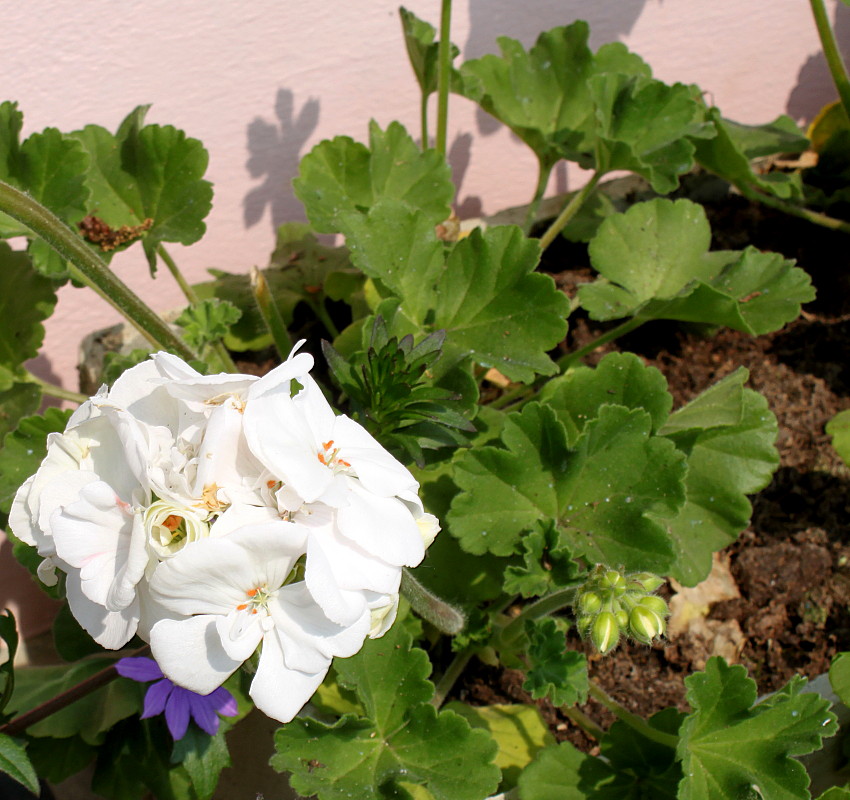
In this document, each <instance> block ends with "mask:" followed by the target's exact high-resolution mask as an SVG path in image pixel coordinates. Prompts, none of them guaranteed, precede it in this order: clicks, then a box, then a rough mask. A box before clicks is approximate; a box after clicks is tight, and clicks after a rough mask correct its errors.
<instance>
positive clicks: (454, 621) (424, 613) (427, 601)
mask: <svg viewBox="0 0 850 800" xmlns="http://www.w3.org/2000/svg"><path fill="white" fill-rule="evenodd" d="M401 593H402V594H403V595H404V596H405V598H407V601H408V602H409V603H410V607H411V608H412V609H413V610H414V611H415V612H416V613H417V614H418V615H419V616H420V617H422V619H424V620H426V621H427V622H430V623H431V624H432V625H433V626H434V627H435V628H437V630H439V631H441V632H442V633H446V634H448V635H449V636H454V635H455V634H457V633H460V632H461V631H462V630H463V629H464V626H465V625H466V617H465V615H464V614H463V612H461V611H459V610H458V609H456V608H455V607H454V606H452V605H449V604H448V603H447V602H446V601H445V600H443V599H441V598H439V597H437V595H435V594H434V593H433V592H432V591H430V590H429V589H426V588H425V587H424V586H423V585H422V584H421V583H419V581H418V580H416V578H414V577H413V573H412V572H410V570H409V569H407V568H404V569H402V572H401Z"/></svg>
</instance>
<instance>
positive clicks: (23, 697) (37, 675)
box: [11, 658, 143, 745]
mask: <svg viewBox="0 0 850 800" xmlns="http://www.w3.org/2000/svg"><path fill="white" fill-rule="evenodd" d="M111 664H112V660H110V659H104V658H94V659H91V660H88V661H79V662H77V663H76V664H71V665H68V666H55V667H19V668H18V670H17V671H16V673H15V692H14V694H13V695H12V702H11V706H12V707H13V708H14V709H15V711H16V713H18V714H22V713H24V712H26V711H29V710H30V709H32V708H35V707H36V706H37V705H39V704H40V703H43V702H45V701H47V700H50V699H52V698H53V697H55V696H56V695H58V694H60V693H61V692H63V691H65V690H66V689H70V688H71V687H72V686H76V685H77V684H78V683H80V682H81V681H83V680H85V679H86V678H90V677H91V676H92V675H94V674H95V673H96V672H99V671H100V670H102V669H104V668H106V667H109V666H110V665H111ZM142 695H143V687H141V686H140V685H139V684H138V683H135V682H134V681H129V680H114V681H111V682H110V683H108V684H107V685H106V686H104V687H102V688H100V689H97V690H95V691H94V692H92V693H91V694H89V695H86V696H85V697H83V698H81V699H79V700H76V701H75V702H73V703H71V704H70V705H69V706H66V707H65V708H63V709H61V710H60V711H57V712H56V713H54V714H51V715H50V717H48V718H47V719H44V720H42V721H41V722H37V723H36V724H35V725H31V726H30V727H29V728H27V734H28V735H29V736H53V737H57V738H60V739H61V738H65V737H68V736H76V735H79V736H81V737H82V738H83V740H84V741H85V742H86V743H88V744H91V745H99V744H102V743H103V741H104V740H105V738H106V734H107V731H108V730H109V729H110V728H111V727H112V726H113V725H114V724H115V723H116V722H118V721H119V720H122V719H125V718H126V717H129V716H132V715H135V714H138V713H139V711H141V708H142Z"/></svg>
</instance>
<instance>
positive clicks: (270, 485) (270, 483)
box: [266, 481, 277, 489]
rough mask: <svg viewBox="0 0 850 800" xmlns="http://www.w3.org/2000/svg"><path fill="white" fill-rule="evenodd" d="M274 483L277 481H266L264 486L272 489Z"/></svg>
mask: <svg viewBox="0 0 850 800" xmlns="http://www.w3.org/2000/svg"><path fill="white" fill-rule="evenodd" d="M276 483H277V481H266V486H268V487H269V489H274V487H275V484H276Z"/></svg>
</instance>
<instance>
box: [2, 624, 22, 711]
mask: <svg viewBox="0 0 850 800" xmlns="http://www.w3.org/2000/svg"><path fill="white" fill-rule="evenodd" d="M0 641H3V642H5V644H6V650H7V654H6V660H5V661H4V662H3V663H2V664H0V676H3V684H2V687H0V689H1V690H2V691H0V721H3V720H4V719H5V714H3V710H4V709H5V708H6V705H7V704H8V702H9V700H10V699H11V698H12V691H13V690H14V688H15V653H17V652H18V630H17V626H16V624H15V615H14V614H13V613H12V612H11V611H10V610H9V609H8V608H7V609H4V610H3V611H2V612H0Z"/></svg>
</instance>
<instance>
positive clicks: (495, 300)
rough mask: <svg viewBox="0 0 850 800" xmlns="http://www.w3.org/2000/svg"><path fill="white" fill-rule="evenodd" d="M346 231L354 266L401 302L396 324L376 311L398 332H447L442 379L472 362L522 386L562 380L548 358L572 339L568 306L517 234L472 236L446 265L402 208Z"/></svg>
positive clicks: (421, 220)
mask: <svg viewBox="0 0 850 800" xmlns="http://www.w3.org/2000/svg"><path fill="white" fill-rule="evenodd" d="M346 227H347V236H348V238H347V242H348V246H349V248H350V249H351V257H352V260H353V261H354V263H355V265H356V266H358V267H359V268H360V269H362V270H363V272H365V273H366V274H367V275H368V276H369V277H371V278H373V279H376V280H378V281H380V282H381V283H382V285H384V286H386V287H387V289H388V290H389V291H390V292H391V293H392V294H394V295H395V296H396V297H398V298H399V299H400V301H401V302H400V304H399V307H398V308H399V314H398V315H397V317H395V318H393V316H392V314H391V313H390V312H387V313H385V309H384V307H383V306H381V308H380V309H379V311H380V313H382V314H383V315H384V316H385V318H387V319H391V320H392V323H393V324H392V325H391V328H392V332H393V333H395V334H397V335H404V334H406V333H414V332H415V333H418V332H422V333H431V332H433V331H436V330H441V329H442V330H445V331H446V342H445V345H444V348H443V352H444V357H443V359H441V361H440V364H438V365H437V366H436V368H435V371H436V373H437V374H438V375H439V374H442V373H445V372H446V371H447V370H448V369H449V368H450V367H451V366H453V365H455V364H457V363H458V362H459V361H461V360H463V359H465V358H468V357H470V356H471V357H472V359H473V360H474V361H476V362H477V363H479V364H481V365H483V366H487V367H496V368H497V369H498V370H499V371H500V372H502V373H503V374H504V375H506V376H507V377H509V378H510V379H511V380H516V381H523V382H529V381H531V380H532V379H533V378H534V375H535V374H543V375H551V374H553V373H554V372H556V371H557V367H556V366H555V364H554V363H553V362H552V360H551V359H550V358H549V357H548V356H547V355H546V351H547V350H550V349H551V348H553V347H554V346H555V345H556V344H558V342H560V341H561V340H562V339H563V337H564V336H565V335H566V330H567V326H566V317H567V315H568V313H569V301H568V300H567V298H566V296H565V295H564V294H563V293H562V292H560V291H558V289H557V288H556V286H555V284H554V281H553V280H552V278H551V277H549V276H548V275H541V274H539V273H536V272H534V269H535V267H536V266H537V263H538V261H539V259H540V248H539V245H538V243H537V241H536V240H533V239H527V238H526V237H525V236H523V234H522V231H521V230H520V229H519V228H517V227H514V226H501V227H495V228H489V229H488V230H487V231H485V232H484V233H482V232H481V231H479V230H475V231H473V232H472V233H471V235H470V236H468V237H466V238H465V239H462V240H461V241H460V242H458V243H457V244H456V245H455V246H454V247H453V249H452V250H451V252H449V254H448V256H446V255H445V247H444V244H443V243H442V242H441V241H439V240H438V239H437V237H436V234H435V233H434V230H433V225H432V224H431V223H430V221H429V220H427V219H426V218H425V217H423V216H422V214H420V213H416V212H412V211H411V210H410V209H408V208H406V207H405V206H404V205H403V204H401V203H397V202H392V201H383V202H381V203H379V204H378V205H377V206H376V207H375V208H373V209H372V211H371V213H370V214H369V216H368V217H364V216H357V217H355V215H349V216H348V217H347V221H346Z"/></svg>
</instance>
